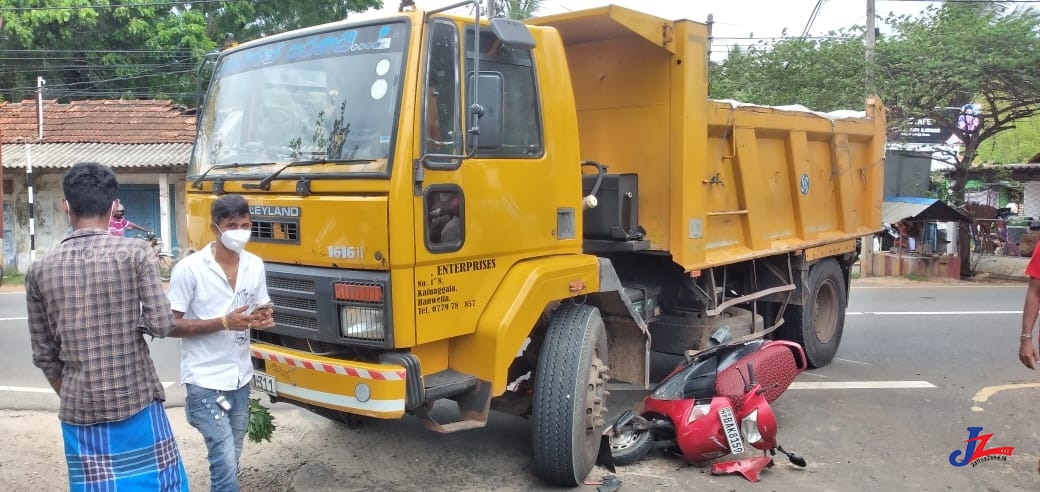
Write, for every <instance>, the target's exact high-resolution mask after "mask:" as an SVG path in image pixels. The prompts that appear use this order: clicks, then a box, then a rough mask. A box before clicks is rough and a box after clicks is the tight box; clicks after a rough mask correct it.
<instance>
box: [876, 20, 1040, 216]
mask: <svg viewBox="0 0 1040 492" xmlns="http://www.w3.org/2000/svg"><path fill="white" fill-rule="evenodd" d="M888 22H889V24H891V25H892V26H893V27H894V29H895V31H896V35H895V36H893V37H892V38H890V39H886V40H882V41H881V42H879V44H878V58H877V62H878V77H879V80H878V83H879V85H880V88H881V92H882V95H883V98H884V101H885V103H886V105H888V106H889V107H890V108H892V116H891V117H890V119H893V120H894V122H895V123H896V124H898V123H899V120H901V119H906V118H919V117H926V118H932V119H934V120H935V121H937V122H938V123H939V125H940V126H942V127H944V128H947V129H950V130H952V131H953V133H954V134H955V135H956V136H957V137H958V138H959V139H960V140H961V141H962V142H963V148H962V150H961V151H960V152H959V153H956V154H952V153H951V154H950V155H948V156H947V161H948V162H949V163H950V164H952V165H953V169H952V170H951V172H950V181H951V184H950V191H951V193H952V196H953V199H954V201H955V202H957V203H960V202H963V199H964V187H965V185H966V184H967V181H968V168H969V167H970V166H971V163H972V162H973V161H974V160H975V158H976V156H977V155H978V152H979V149H980V147H981V146H982V145H983V143H984V142H986V141H988V140H990V139H992V138H993V137H995V136H996V135H998V134H1000V133H1002V132H1006V131H1008V130H1010V129H1012V128H1014V127H1015V124H1016V123H1017V122H1019V121H1022V120H1025V119H1028V118H1030V117H1032V116H1035V115H1038V114H1040V71H1038V70H1037V67H1040V38H1038V37H1037V28H1038V27H1040V16H1038V14H1037V13H1036V12H1035V11H1033V10H1025V9H1015V10H1012V9H1010V8H1007V7H1006V6H1003V5H1000V4H996V3H982V2H973V3H962V2H949V3H945V4H944V5H943V6H942V7H941V8H938V9H928V10H927V11H925V12H924V13H923V14H921V15H919V16H915V17H897V18H890V19H889V20H888ZM970 102H973V103H977V104H978V105H979V106H980V108H981V114H980V115H979V116H980V117H981V124H980V125H979V126H978V128H977V129H975V130H974V131H970V130H968V129H964V128H963V127H961V128H959V127H958V125H957V119H958V116H957V114H951V113H950V112H949V111H946V110H944V108H949V107H960V106H962V105H963V104H965V103H970Z"/></svg>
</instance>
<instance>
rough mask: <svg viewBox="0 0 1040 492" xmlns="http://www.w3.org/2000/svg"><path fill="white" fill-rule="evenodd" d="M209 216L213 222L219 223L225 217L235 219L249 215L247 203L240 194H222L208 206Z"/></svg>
mask: <svg viewBox="0 0 1040 492" xmlns="http://www.w3.org/2000/svg"><path fill="white" fill-rule="evenodd" d="M209 216H210V218H211V219H212V220H213V223H214V224H220V223H221V222H223V221H224V220H226V219H237V218H239V217H248V216H249V204H248V203H246V199H245V198H242V195H224V196H222V197H220V198H217V199H216V200H213V204H212V205H210V207H209Z"/></svg>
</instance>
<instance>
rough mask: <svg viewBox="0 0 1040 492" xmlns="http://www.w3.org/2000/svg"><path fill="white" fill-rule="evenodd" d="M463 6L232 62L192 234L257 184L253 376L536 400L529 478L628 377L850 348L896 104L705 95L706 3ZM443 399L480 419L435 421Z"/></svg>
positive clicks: (360, 406)
mask: <svg viewBox="0 0 1040 492" xmlns="http://www.w3.org/2000/svg"><path fill="white" fill-rule="evenodd" d="M475 5H476V4H475V3H474V2H464V3H461V4H458V5H456V6H454V7H456V8H457V7H466V6H475ZM450 9H451V7H449V8H445V9H441V10H436V11H420V10H411V9H406V10H405V11H402V12H400V13H399V14H397V15H392V16H389V17H386V18H382V19H378V20H366V21H358V22H351V21H349V20H347V21H343V22H337V23H333V24H328V25H322V26H317V27H313V28H307V29H303V30H299V31H294V32H288V33H284V34H278V35H273V36H269V37H265V38H263V39H259V40H255V41H251V42H245V43H242V44H240V45H238V46H236V47H233V48H230V49H228V50H226V51H223V52H221V53H220V54H219V56H217V57H216V60H215V65H214V69H213V75H212V78H211V80H210V83H209V86H208V90H207V92H206V95H205V99H204V103H203V105H202V107H201V108H200V113H199V125H198V139H197V141H196V145H195V149H194V155H193V157H192V160H191V166H190V170H189V172H188V179H189V182H190V183H189V186H188V193H187V197H186V206H187V213H188V223H189V230H190V233H189V235H190V236H191V241H192V245H193V246H195V247H199V246H200V245H202V244H203V243H204V242H206V241H209V240H212V238H211V237H209V233H208V230H209V227H208V225H209V205H210V203H211V201H212V200H213V199H215V198H216V197H217V196H219V195H221V194H224V193H241V194H244V195H245V196H246V197H247V198H248V200H249V201H250V204H251V212H252V221H253V225H252V227H253V236H252V242H251V243H250V250H251V251H253V252H255V253H257V254H258V255H260V256H261V257H262V258H263V259H264V261H265V263H266V267H267V282H268V287H269V290H270V292H271V297H272V298H273V300H274V304H275V319H276V321H277V327H276V328H274V329H272V330H269V331H254V332H253V333H252V335H251V336H252V354H253V357H254V362H255V369H256V374H255V379H254V385H255V388H257V389H258V390H260V391H263V392H266V393H267V394H269V395H270V398H271V400H272V401H275V402H288V403H292V404H296V405H300V406H302V407H305V408H309V409H311V410H313V411H314V412H317V413H321V414H325V415H331V416H338V417H343V418H348V419H351V420H353V419H358V418H362V417H371V418H379V419H399V418H402V417H405V416H408V415H410V416H414V417H415V418H419V419H422V420H423V421H425V423H426V424H427V425H428V427H429V428H430V429H432V430H435V431H439V432H453V431H458V430H464V429H472V428H479V427H482V426H484V424H485V422H486V421H487V418H488V414H489V411H490V410H496V411H504V412H510V413H514V414H518V415H524V416H529V417H530V421H531V425H532V440H533V441H532V442H533V450H534V451H533V454H534V456H533V464H534V467H533V469H534V470H535V472H536V473H537V474H538V475H539V476H540V477H541V478H543V479H544V480H545V481H546V482H549V483H553V484H562V485H575V484H580V483H581V481H582V480H583V479H584V478H585V476H586V475H587V474H588V473H589V471H590V470H591V469H592V467H593V465H594V461H595V458H596V452H597V448H598V446H599V441H600V436H601V434H602V430H603V427H604V425H605V419H606V412H607V407H608V404H609V400H608V394H609V392H608V391H607V388H606V386H607V383H608V381H620V382H628V383H634V384H637V385H642V386H649V385H650V384H651V383H652V382H653V381H654V380H657V379H658V378H659V376H660V375H661V373H662V371H664V372H667V370H668V369H671V368H673V367H674V366H675V364H676V363H677V362H678V361H679V360H681V358H682V354H684V353H686V352H687V351H696V350H699V349H702V348H705V347H707V346H709V345H712V344H717V343H726V342H727V341H732V340H739V339H741V338H748V337H779V338H784V339H790V340H794V341H797V342H799V343H801V344H803V345H804V346H805V348H806V351H807V353H808V356H809V359H810V362H811V363H812V365H814V366H817V367H818V366H822V365H825V364H827V363H828V362H829V361H830V360H831V359H832V357H834V354H835V351H836V350H837V349H838V344H839V341H840V340H841V336H842V327H843V325H844V317H845V313H844V311H845V306H846V301H847V297H848V283H849V278H850V277H849V270H850V266H851V265H852V264H853V262H854V261H855V258H856V256H857V246H856V238H857V237H860V236H864V235H867V234H870V233H873V232H875V231H877V230H879V229H880V226H881V215H880V214H881V199H882V196H881V193H882V170H883V165H882V164H883V163H882V159H883V156H884V138H885V137H884V136H885V119H884V113H883V107H882V106H881V104H880V102H879V101H877V100H876V99H873V98H872V99H870V100H868V101H867V104H866V111H865V112H864V111H860V112H857V113H855V114H851V113H844V114H822V113H815V112H811V111H808V110H806V109H804V108H799V107H791V108H775V107H762V106H753V105H746V104H741V103H736V102H732V101H713V100H709V99H708V95H707V82H708V81H707V73H708V70H707V63H708V61H707V48H708V41H707V30H706V26H705V25H703V24H700V23H696V22H691V21H688V20H677V21H669V20H665V19H660V18H657V17H653V16H649V15H645V14H642V13H639V12H636V11H632V10H627V9H624V8H619V7H616V6H609V7H602V8H596V9H592V10H586V11H578V12H570V13H567V14H563V15H557V16H550V17H544V18H538V19H532V20H529V21H527V22H525V23H519V22H515V21H510V20H506V19H494V20H491V21H490V22H489V21H488V20H487V19H480V18H479V17H477V16H475V15H471V14H465V13H463V14H454V13H452V12H453V11H449V10H450ZM456 11H461V12H466V9H465V8H462V9H457V10H456ZM476 11H478V12H479V9H476ZM442 400H452V401H454V402H455V404H456V405H457V407H458V414H457V417H455V418H452V419H448V420H446V421H438V420H436V419H435V418H434V417H435V415H436V416H441V417H443V410H442V409H438V410H437V411H436V412H431V410H432V409H433V406H434V404H435V403H436V402H438V401H442ZM453 408H454V407H451V408H449V410H453ZM448 415H449V416H451V413H449V414H448ZM409 418H411V417H409ZM478 432H479V431H478Z"/></svg>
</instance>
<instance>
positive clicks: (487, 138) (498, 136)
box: [467, 72, 505, 149]
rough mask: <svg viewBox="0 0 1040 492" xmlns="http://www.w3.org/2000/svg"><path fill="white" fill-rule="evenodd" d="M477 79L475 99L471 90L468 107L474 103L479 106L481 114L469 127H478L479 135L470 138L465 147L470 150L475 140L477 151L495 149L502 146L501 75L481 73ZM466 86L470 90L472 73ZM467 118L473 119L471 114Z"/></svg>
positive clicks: (502, 97)
mask: <svg viewBox="0 0 1040 492" xmlns="http://www.w3.org/2000/svg"><path fill="white" fill-rule="evenodd" d="M479 77H480V80H479V82H478V84H477V87H478V88H477V97H476V98H475V99H474V98H473V93H472V89H471V90H470V100H469V106H470V107H472V106H473V104H474V103H477V104H479V105H480V109H481V111H482V112H481V113H480V115H479V116H478V117H477V119H476V121H472V122H471V124H470V125H469V126H470V128H472V127H478V128H479V129H480V130H479V131H480V133H479V135H477V136H476V138H475V139H474V138H472V137H471V138H470V139H469V140H468V144H467V145H468V146H469V147H470V148H471V149H472V148H473V141H474V140H476V142H477V147H478V148H479V149H497V148H499V147H501V146H502V125H503V115H502V105H503V99H504V97H505V96H504V92H503V87H502V74H501V73H498V72H481V73H480V75H479ZM468 85H469V87H471V88H472V87H473V73H472V72H471V73H470V74H469V81H468ZM469 117H470V118H473V113H470V115H469Z"/></svg>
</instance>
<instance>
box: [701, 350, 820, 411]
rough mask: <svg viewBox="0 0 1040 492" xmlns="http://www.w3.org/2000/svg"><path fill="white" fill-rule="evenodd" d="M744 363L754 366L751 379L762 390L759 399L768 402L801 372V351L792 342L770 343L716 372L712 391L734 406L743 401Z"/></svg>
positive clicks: (778, 394) (785, 389)
mask: <svg viewBox="0 0 1040 492" xmlns="http://www.w3.org/2000/svg"><path fill="white" fill-rule="evenodd" d="M795 354H797V355H798V357H797V360H796V356H795ZM748 364H751V366H752V367H754V369H755V379H756V380H757V381H758V383H759V384H760V385H762V388H764V389H765V392H764V393H763V396H764V397H765V399H766V401H768V402H770V403H772V402H773V401H774V400H776V399H777V398H779V397H780V395H781V394H783V392H784V391H787V388H788V387H790V386H791V383H793V382H794V380H795V378H796V377H798V375H799V374H801V372H802V371H803V370H805V367H806V364H805V352H804V351H803V350H802V347H801V346H799V345H798V344H796V343H793V342H789V341H786V340H770V341H768V342H766V343H764V344H762V348H760V349H759V350H756V351H754V352H752V353H750V354H748V355H746V356H744V357H743V358H742V359H740V361H738V362H736V363H735V364H733V365H732V366H730V367H728V368H726V369H725V370H723V371H722V372H720V373H719V374H718V377H717V378H716V380H715V390H716V392H717V393H718V394H719V395H723V396H728V397H729V398H730V399H731V400H733V402H734V404H735V405H740V402H741V401H743V396H744V384H745V382H746V381H747V378H748V373H747V366H748ZM737 410H738V411H739V409H737Z"/></svg>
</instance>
